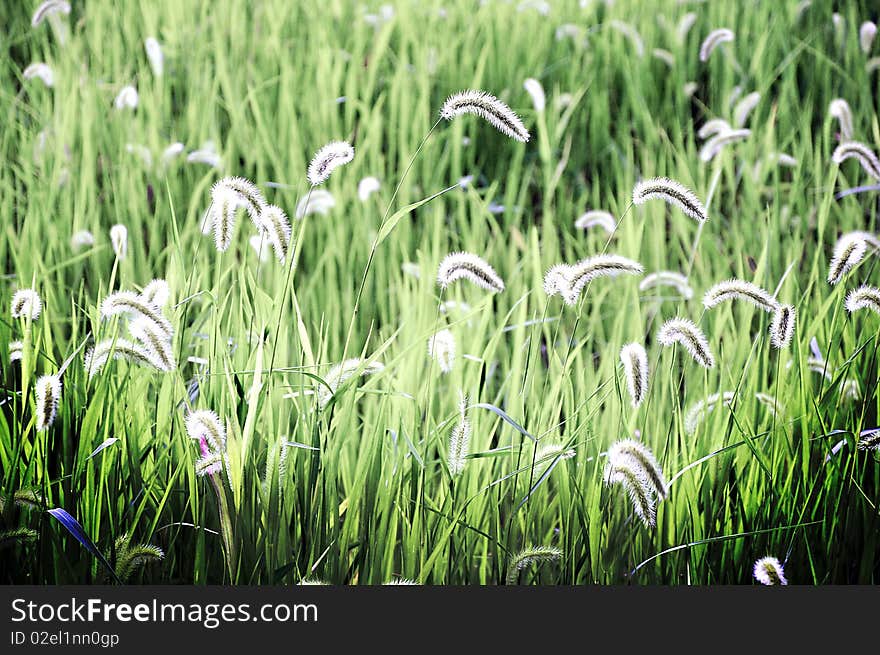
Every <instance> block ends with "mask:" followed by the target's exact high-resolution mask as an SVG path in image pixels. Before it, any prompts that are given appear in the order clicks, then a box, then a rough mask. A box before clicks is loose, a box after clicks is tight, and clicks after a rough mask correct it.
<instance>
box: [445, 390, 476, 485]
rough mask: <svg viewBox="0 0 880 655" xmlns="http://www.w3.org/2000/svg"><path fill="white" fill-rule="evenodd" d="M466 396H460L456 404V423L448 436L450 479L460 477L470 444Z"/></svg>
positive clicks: (469, 423)
mask: <svg viewBox="0 0 880 655" xmlns="http://www.w3.org/2000/svg"><path fill="white" fill-rule="evenodd" d="M467 402H468V399H467V396H466V395H464V394H462V395H461V400H460V401H459V403H458V422H457V423H456V424H455V427H454V428H452V432H451V433H450V434H449V457H448V461H447V464H448V466H449V473H450V475H452V477H455V476H457V475H461V473H462V471H464V465H465V463H466V462H467V455H468V452H469V450H470V443H471V422H470V421H469V420H468V418H467Z"/></svg>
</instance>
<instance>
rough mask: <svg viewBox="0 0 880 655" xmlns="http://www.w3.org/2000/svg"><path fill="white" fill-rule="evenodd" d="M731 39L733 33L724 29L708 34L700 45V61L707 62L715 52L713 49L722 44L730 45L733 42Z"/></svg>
mask: <svg viewBox="0 0 880 655" xmlns="http://www.w3.org/2000/svg"><path fill="white" fill-rule="evenodd" d="M733 38H734V34H733V32H732V31H731V30H729V29H727V28H726V27H722V28H720V29H717V30H713V31H711V32H709V36H707V37H706V38H705V39H704V40H703V43H701V44H700V61H703V62H706V61H709V57H710V56H711V55H712V53H713V52H714V51H715V48H717V47H718V46H720V45H721V44H722V43H730V42H731V41H733Z"/></svg>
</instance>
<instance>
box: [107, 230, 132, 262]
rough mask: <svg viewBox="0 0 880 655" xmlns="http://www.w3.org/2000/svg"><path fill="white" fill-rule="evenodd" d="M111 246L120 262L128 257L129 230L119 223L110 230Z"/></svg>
mask: <svg viewBox="0 0 880 655" xmlns="http://www.w3.org/2000/svg"><path fill="white" fill-rule="evenodd" d="M110 245H112V246H113V254H115V255H116V258H117V259H119V260H120V261H121V260H123V259H125V257H126V256H127V255H128V228H127V227H125V226H124V225H122V224H121V223H117V224H116V225H114V226H113V227H111V228H110Z"/></svg>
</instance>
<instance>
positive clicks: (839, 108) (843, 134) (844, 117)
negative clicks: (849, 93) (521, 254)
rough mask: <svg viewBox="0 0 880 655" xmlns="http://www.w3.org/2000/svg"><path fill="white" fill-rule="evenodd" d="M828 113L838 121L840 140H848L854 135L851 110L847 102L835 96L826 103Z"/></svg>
mask: <svg viewBox="0 0 880 655" xmlns="http://www.w3.org/2000/svg"><path fill="white" fill-rule="evenodd" d="M828 114H829V115H830V116H831V117H832V118H835V119H837V121H838V122H839V123H840V138H841V140H842V141H850V140H851V139H852V138H853V136H854V135H855V130H854V129H853V117H852V110H851V109H850V108H849V103H848V102H847V101H846V100H844V99H843V98H835V99H834V100H832V101H831V104H829V105H828Z"/></svg>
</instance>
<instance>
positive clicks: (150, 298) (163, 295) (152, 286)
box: [141, 278, 171, 307]
mask: <svg viewBox="0 0 880 655" xmlns="http://www.w3.org/2000/svg"><path fill="white" fill-rule="evenodd" d="M141 296H142V297H143V299H144V300H146V301H147V302H150V303H153V304H154V305H156V307H164V306H165V305H166V304H168V300H169V298H171V289H170V287H169V286H168V283H167V282H166V281H165V280H160V279H158V278H157V279H155V280H151V281H150V282H149V284H147V286H145V287H144V289H143V291H141Z"/></svg>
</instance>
